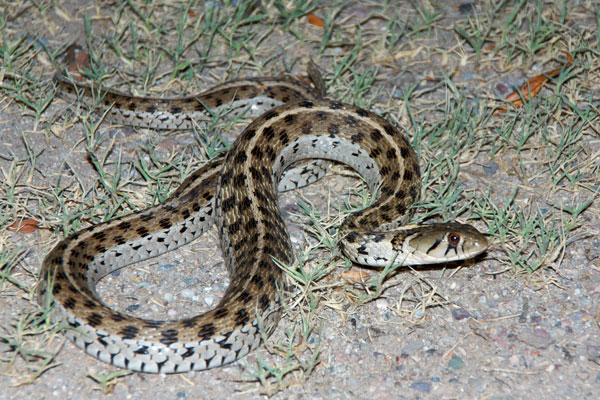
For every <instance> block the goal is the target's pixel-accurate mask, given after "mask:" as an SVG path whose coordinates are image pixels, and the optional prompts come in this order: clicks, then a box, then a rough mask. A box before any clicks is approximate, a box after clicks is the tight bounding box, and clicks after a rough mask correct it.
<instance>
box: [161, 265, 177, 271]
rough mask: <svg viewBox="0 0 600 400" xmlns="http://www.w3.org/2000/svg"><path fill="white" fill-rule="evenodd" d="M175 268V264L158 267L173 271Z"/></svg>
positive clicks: (162, 269)
mask: <svg viewBox="0 0 600 400" xmlns="http://www.w3.org/2000/svg"><path fill="white" fill-rule="evenodd" d="M174 268H175V264H164V265H161V266H160V267H158V268H157V270H158V271H160V272H168V271H172V270H173V269H174Z"/></svg>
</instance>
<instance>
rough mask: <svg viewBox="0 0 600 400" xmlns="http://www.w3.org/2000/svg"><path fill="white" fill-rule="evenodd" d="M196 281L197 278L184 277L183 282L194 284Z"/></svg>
mask: <svg viewBox="0 0 600 400" xmlns="http://www.w3.org/2000/svg"><path fill="white" fill-rule="evenodd" d="M197 283H198V278H185V279H184V280H183V284H184V285H185V286H194V285H196V284H197Z"/></svg>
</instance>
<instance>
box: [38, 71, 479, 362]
mask: <svg viewBox="0 0 600 400" xmlns="http://www.w3.org/2000/svg"><path fill="white" fill-rule="evenodd" d="M55 84H56V86H57V90H59V93H62V94H64V96H65V97H66V98H67V99H69V98H70V99H74V101H83V102H84V104H88V106H89V107H94V109H95V110H96V111H99V112H101V113H103V114H104V115H105V117H106V118H107V119H110V120H111V121H113V122H116V123H120V124H126V125H132V126H136V127H143V128H155V129H167V130H175V129H191V128H193V127H194V124H195V123H197V121H201V120H206V119H210V118H211V117H212V116H214V115H216V114H219V113H220V112H224V111H225V110H227V111H228V112H230V113H231V114H232V115H244V116H247V117H249V118H254V119H253V121H252V122H251V123H249V124H248V125H247V126H246V128H245V129H244V130H243V132H242V133H241V134H240V135H239V136H238V137H237V139H236V140H235V142H234V143H233V144H232V145H231V148H230V150H229V151H228V153H227V154H226V156H225V157H223V158H221V159H218V160H216V161H211V162H207V164H206V165H204V166H203V167H201V168H200V169H199V170H197V171H196V172H194V173H192V174H191V175H190V176H189V177H188V178H186V179H185V180H184V181H183V183H182V184H181V185H180V186H179V187H178V189H176V190H175V191H174V192H173V193H172V194H171V195H170V196H169V197H168V198H167V200H165V201H164V202H162V203H160V204H158V205H155V206H153V207H150V208H147V209H144V210H140V211H137V212H133V213H131V214H128V215H125V216H121V217H118V218H115V219H111V220H107V221H105V222H102V223H98V224H95V225H91V226H89V227H87V228H84V229H82V230H80V231H78V232H75V233H73V234H72V235H70V236H68V237H66V238H64V239H62V240H61V241H60V242H58V244H56V246H55V247H54V248H53V249H52V250H51V251H50V252H49V253H48V254H47V256H46V257H45V259H44V261H43V262H42V265H41V272H40V277H39V282H38V287H37V295H38V296H37V297H38V302H39V303H40V304H41V305H42V306H53V307H54V308H53V311H52V313H53V315H54V317H53V318H55V319H56V320H57V321H59V322H60V323H61V324H62V326H63V327H64V329H63V332H64V335H65V336H66V337H67V338H68V339H70V340H71V341H72V342H73V343H74V344H75V345H77V346H78V347H80V348H81V349H83V350H84V351H85V352H86V353H87V354H89V355H91V356H93V357H96V358H97V359H99V360H101V361H103V362H107V363H110V364H112V365H114V366H117V367H120V368H125V369H129V370H132V371H139V372H145V373H179V372H186V371H192V370H205V369H209V368H214V367H219V366H222V365H225V364H228V363H231V362H233V361H236V360H238V359H240V358H242V357H243V356H245V355H247V354H248V353H249V352H251V351H253V350H254V349H256V348H257V347H258V346H259V345H260V343H261V341H262V340H263V338H266V337H268V336H269V335H270V334H271V333H272V332H273V331H274V329H275V327H276V326H277V324H278V322H279V319H280V316H281V306H280V302H281V301H282V299H281V297H282V296H281V293H282V292H281V290H280V289H281V288H282V287H284V285H285V283H284V279H283V275H284V273H283V271H282V268H281V267H280V266H279V265H278V264H284V265H292V264H293V263H294V261H295V258H294V254H293V251H292V245H291V242H290V239H289V235H288V232H287V230H286V226H285V224H284V222H283V219H282V216H281V213H280V210H279V208H278V204H277V196H278V194H279V192H280V191H281V190H289V189H293V188H296V187H301V186H304V185H307V184H309V183H312V181H314V180H316V179H318V176H317V175H318V173H316V174H315V173H314V168H313V169H311V168H307V167H303V166H300V167H298V166H297V165H298V164H297V163H298V162H302V161H303V160H315V159H316V160H329V161H333V162H338V163H342V164H346V165H347V166H349V167H350V168H351V169H353V170H354V171H356V172H357V173H358V174H359V175H360V176H361V177H362V179H363V180H364V181H365V183H366V185H367V186H368V188H369V190H371V191H372V193H373V194H374V198H373V201H372V203H371V204H370V205H369V206H367V207H366V208H363V209H360V210H357V211H354V212H352V213H350V214H349V215H348V216H347V217H346V218H345V219H344V221H343V222H342V223H341V225H340V227H339V238H340V240H339V247H340V248H341V250H342V253H343V255H345V256H346V257H348V258H349V259H350V260H351V261H352V262H354V263H357V264H362V265H369V266H376V267H381V266H389V265H391V264H396V265H399V266H409V265H422V264H436V263H447V262H452V261H457V260H464V259H468V258H472V257H475V256H477V255H479V254H481V253H483V252H484V251H485V250H486V249H487V247H488V242H487V239H486V236H485V235H484V234H482V233H480V232H479V231H478V230H477V229H476V228H474V227H473V226H471V225H466V224H461V223H458V222H446V223H425V224H418V225H417V224H408V222H409V220H410V218H411V215H412V209H413V208H414V207H412V205H413V204H414V202H415V201H417V200H418V199H419V196H420V191H421V190H420V189H421V180H420V179H421V178H420V169H419V162H418V158H417V155H416V153H415V151H414V149H413V148H412V147H411V145H410V143H409V141H408V139H407V137H406V136H405V134H404V131H403V130H402V129H400V128H399V127H397V126H396V125H394V124H392V123H390V122H389V121H387V120H386V119H384V118H382V117H380V116H378V115H377V114H375V113H373V112H371V111H367V110H365V109H362V108H359V107H356V106H353V105H350V104H344V103H342V102H339V101H336V100H332V99H328V98H324V97H323V96H322V94H321V93H319V91H318V90H316V89H315V88H313V87H312V86H311V85H310V84H305V83H304V82H301V81H299V80H296V79H290V78H264V77H260V78H247V79H238V80H233V81H229V82H225V83H223V84H221V85H217V86H215V87H213V88H211V89H208V90H206V91H204V92H202V93H199V94H196V95H193V96H189V97H179V98H150V97H135V96H131V95H128V94H125V93H121V92H118V91H115V90H112V89H105V88H101V87H97V86H95V85H87V84H83V83H80V82H75V81H73V80H72V79H71V78H68V77H67V75H65V74H60V75H59V76H58V77H57V78H56V79H55ZM294 168H296V170H297V171H296V173H289V172H287V171H289V170H290V169H291V170H293V169H294ZM316 168H317V169H318V168H319V167H318V166H317V167H316ZM304 169H306V170H307V171H308V172H307V173H306V174H303V172H305V171H304ZM282 182H283V183H282ZM214 224H216V226H217V229H218V232H219V236H220V242H221V248H222V252H223V257H224V260H225V264H226V267H227V270H228V273H229V276H230V284H229V286H228V288H227V289H226V291H225V293H224V295H223V297H222V299H221V300H220V302H219V303H218V305H217V306H216V307H215V308H213V309H211V310H209V311H207V312H205V313H202V314H199V315H195V316H192V317H186V318H182V319H179V320H172V321H171V320H148V319H142V318H138V317H135V316H132V315H129V314H126V313H122V312H119V311H116V310H113V309H111V308H110V307H109V306H107V305H106V304H105V303H104V302H103V301H102V300H101V299H100V298H99V296H98V294H97V293H96V289H95V288H96V284H97V282H98V281H99V280H100V279H102V278H103V277H104V276H106V275H107V274H110V273H111V272H113V271H115V270H118V269H120V268H123V267H125V266H128V265H130V264H133V263H136V262H141V261H145V260H147V259H150V258H152V257H156V256H158V255H161V254H164V253H166V252H169V251H172V250H175V249H177V248H179V247H181V246H183V245H185V244H187V243H189V242H191V241H192V240H194V239H196V238H198V237H200V236H201V235H202V234H203V233H204V232H205V231H206V230H207V229H208V228H210V227H211V226H213V225H214Z"/></svg>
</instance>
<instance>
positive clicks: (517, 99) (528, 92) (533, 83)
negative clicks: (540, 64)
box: [492, 53, 573, 115]
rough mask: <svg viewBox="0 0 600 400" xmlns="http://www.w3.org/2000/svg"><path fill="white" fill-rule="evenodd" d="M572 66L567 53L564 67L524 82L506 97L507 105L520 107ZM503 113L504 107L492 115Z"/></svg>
mask: <svg viewBox="0 0 600 400" xmlns="http://www.w3.org/2000/svg"><path fill="white" fill-rule="evenodd" d="M572 64H573V56H571V54H569V53H567V63H566V64H565V65H564V66H562V67H560V68H556V69H553V70H551V71H547V72H544V73H543V74H540V75H536V76H534V77H533V78H531V79H529V80H528V81H527V82H525V83H524V84H523V85H521V87H520V88H519V90H515V91H514V92H512V93H511V94H509V95H508V97H507V98H506V101H507V102H509V103H512V105H513V106H514V107H521V106H522V105H523V100H525V101H529V100H530V99H532V98H533V97H534V96H535V95H536V94H538V93H539V91H540V90H542V88H543V87H544V85H545V84H546V83H547V82H548V81H549V80H550V79H551V78H556V77H557V76H558V75H559V74H560V71H562V70H563V68H568V67H570V66H571V65H572ZM519 92H520V93H519ZM505 112H506V107H505V106H503V107H500V108H499V109H498V110H496V111H494V113H493V114H492V115H500V114H503V113H505Z"/></svg>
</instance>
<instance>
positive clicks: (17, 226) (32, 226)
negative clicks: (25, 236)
mask: <svg viewBox="0 0 600 400" xmlns="http://www.w3.org/2000/svg"><path fill="white" fill-rule="evenodd" d="M38 225H39V222H38V221H36V220H35V219H23V220H20V221H15V222H13V223H12V224H10V225H9V226H8V228H7V229H8V230H9V231H13V232H19V233H31V232H34V231H37V230H38Z"/></svg>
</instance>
